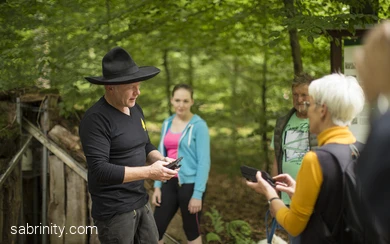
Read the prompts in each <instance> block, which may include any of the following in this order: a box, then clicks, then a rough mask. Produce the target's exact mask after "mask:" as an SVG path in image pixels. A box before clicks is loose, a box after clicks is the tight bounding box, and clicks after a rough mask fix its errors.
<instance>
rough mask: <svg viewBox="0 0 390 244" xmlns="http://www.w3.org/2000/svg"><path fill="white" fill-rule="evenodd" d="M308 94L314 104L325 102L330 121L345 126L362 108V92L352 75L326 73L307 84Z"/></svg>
mask: <svg viewBox="0 0 390 244" xmlns="http://www.w3.org/2000/svg"><path fill="white" fill-rule="evenodd" d="M309 95H310V96H311V97H312V98H313V100H314V102H315V103H316V104H326V106H327V107H328V110H329V113H330V114H331V116H332V121H333V123H334V124H335V125H338V126H347V125H350V124H351V121H352V120H353V119H354V118H355V117H356V116H357V115H358V114H359V113H360V112H361V111H362V110H363V107H364V92H363V89H362V88H361V86H360V85H359V83H358V81H357V80H356V78H355V77H353V76H345V75H343V74H331V75H326V76H324V77H322V78H320V79H316V80H314V81H313V82H312V83H311V84H310V85H309Z"/></svg>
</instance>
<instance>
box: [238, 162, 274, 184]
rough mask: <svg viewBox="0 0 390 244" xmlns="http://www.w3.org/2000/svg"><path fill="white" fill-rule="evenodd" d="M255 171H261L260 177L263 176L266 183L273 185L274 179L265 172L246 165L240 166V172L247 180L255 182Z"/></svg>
mask: <svg viewBox="0 0 390 244" xmlns="http://www.w3.org/2000/svg"><path fill="white" fill-rule="evenodd" d="M257 171H261V177H263V179H264V180H265V181H267V182H268V184H270V185H271V186H272V187H275V180H274V179H272V177H271V176H270V175H269V174H268V173H267V172H265V171H263V170H258V169H255V168H252V167H249V166H246V165H243V166H241V174H242V176H243V177H244V178H245V179H247V180H248V181H252V182H257V179H256V173H257Z"/></svg>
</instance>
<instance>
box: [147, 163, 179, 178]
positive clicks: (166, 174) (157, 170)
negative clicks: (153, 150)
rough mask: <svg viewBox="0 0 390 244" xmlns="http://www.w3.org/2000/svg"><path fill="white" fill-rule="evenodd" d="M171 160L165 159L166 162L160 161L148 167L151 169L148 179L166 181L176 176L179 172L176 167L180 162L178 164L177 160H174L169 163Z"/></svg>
mask: <svg viewBox="0 0 390 244" xmlns="http://www.w3.org/2000/svg"><path fill="white" fill-rule="evenodd" d="M169 160H171V159H170V158H164V161H162V160H158V161H156V162H154V163H153V164H152V165H150V166H148V167H150V170H149V177H148V178H150V179H152V180H159V181H166V180H169V179H171V178H172V177H174V176H176V175H177V172H179V167H176V166H175V165H177V164H178V162H180V160H179V161H178V162H176V163H175V161H177V160H174V161H172V162H169ZM167 161H168V162H167ZM172 165H173V166H172ZM167 166H170V167H171V168H168V167H167Z"/></svg>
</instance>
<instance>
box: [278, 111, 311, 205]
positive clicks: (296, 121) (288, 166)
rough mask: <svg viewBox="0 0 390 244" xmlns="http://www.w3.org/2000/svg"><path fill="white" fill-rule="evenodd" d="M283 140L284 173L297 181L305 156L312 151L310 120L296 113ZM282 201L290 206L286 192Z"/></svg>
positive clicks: (284, 132)
mask: <svg viewBox="0 0 390 244" xmlns="http://www.w3.org/2000/svg"><path fill="white" fill-rule="evenodd" d="M282 138H283V139H284V141H283V142H282V153H283V163H282V171H283V173H287V174H289V175H291V177H293V178H294V179H296V176H297V174H298V171H299V168H300V167H301V164H302V159H303V156H305V154H306V153H307V152H308V151H309V150H310V145H309V119H300V118H298V117H297V116H296V114H295V113H294V114H293V115H292V116H291V118H290V120H289V121H288V123H287V125H286V127H285V129H284V131H283V136H282ZM282 200H283V202H284V203H285V204H290V198H289V196H288V195H287V194H286V193H284V192H282Z"/></svg>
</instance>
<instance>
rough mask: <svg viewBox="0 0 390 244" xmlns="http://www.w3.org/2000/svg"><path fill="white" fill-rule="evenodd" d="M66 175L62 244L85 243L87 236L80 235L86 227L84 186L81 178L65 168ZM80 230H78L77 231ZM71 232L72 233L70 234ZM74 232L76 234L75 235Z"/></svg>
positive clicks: (86, 209)
mask: <svg viewBox="0 0 390 244" xmlns="http://www.w3.org/2000/svg"><path fill="white" fill-rule="evenodd" d="M65 175H66V181H65V182H66V222H65V223H66V224H65V226H66V228H65V229H66V230H67V231H68V234H67V235H65V242H64V243H77V244H83V243H87V239H88V235H87V234H86V233H80V232H82V231H83V230H84V231H85V227H86V226H87V216H88V212H87V211H88V208H87V198H86V193H87V189H86V184H85V181H84V180H83V178H81V177H80V176H79V175H77V174H76V173H75V172H74V171H73V170H72V169H70V168H69V167H67V166H65ZM78 228H80V229H78ZM71 231H72V232H73V233H71ZM75 232H76V233H75Z"/></svg>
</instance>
